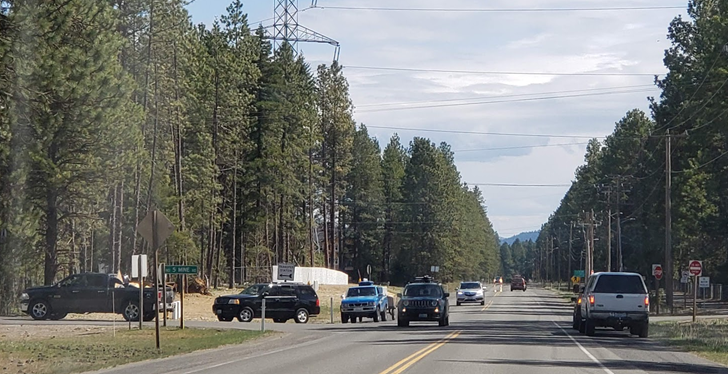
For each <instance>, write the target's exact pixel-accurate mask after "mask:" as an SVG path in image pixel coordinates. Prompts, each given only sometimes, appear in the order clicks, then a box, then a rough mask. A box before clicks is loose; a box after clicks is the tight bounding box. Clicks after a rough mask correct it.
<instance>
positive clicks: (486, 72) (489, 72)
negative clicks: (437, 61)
mask: <svg viewBox="0 0 728 374" xmlns="http://www.w3.org/2000/svg"><path fill="white" fill-rule="evenodd" d="M344 68H345V69H358V70H385V71H408V72H414V73H448V74H479V75H539V76H585V77H599V76H607V77H610V76H648V77H654V76H660V75H665V73H583V72H582V73H569V72H546V71H495V70H447V69H419V68H402V67H386V66H360V65H344Z"/></svg>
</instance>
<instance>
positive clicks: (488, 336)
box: [0, 288, 728, 374]
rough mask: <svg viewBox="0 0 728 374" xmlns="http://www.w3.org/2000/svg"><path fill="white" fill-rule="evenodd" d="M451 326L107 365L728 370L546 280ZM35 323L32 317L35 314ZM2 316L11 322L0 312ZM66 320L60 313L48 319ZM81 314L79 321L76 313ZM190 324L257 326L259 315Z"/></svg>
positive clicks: (296, 332)
mask: <svg viewBox="0 0 728 374" xmlns="http://www.w3.org/2000/svg"><path fill="white" fill-rule="evenodd" d="M450 320H451V326H449V327H438V326H437V324H436V323H412V326H411V327H410V328H398V327H396V324H395V323H394V322H393V321H387V322H384V323H382V322H380V323H373V322H365V323H357V324H353V325H352V324H335V325H315V324H306V325H298V324H273V323H267V324H266V325H267V326H268V327H269V328H271V329H276V330H279V331H283V333H281V334H277V335H276V336H275V337H272V338H267V339H263V340H260V341H257V342H255V343H254V344H248V345H243V346H234V347H226V348H222V349H219V350H214V351H207V352H204V353H194V354H191V355H185V356H179V357H173V358H168V359H164V360H158V361H148V362H143V363H137V364H131V365H127V366H124V367H119V368H115V369H111V370H106V371H102V372H103V373H115V374H116V373H119V374H120V373H128V372H144V373H170V374H171V373H175V374H178V373H180V374H181V373H186V374H192V373H220V374H228V373H230V374H232V373H239V372H241V371H244V372H248V373H270V372H284V373H321V374H328V373H337V374H338V373H340V372H349V373H375V374H376V373H380V374H401V373H424V374H427V373H438V374H442V373H508V374H517V373H528V374H534V373H559V374H566V373H614V374H617V373H728V370H727V369H726V368H725V367H722V366H719V365H717V364H713V363H711V362H709V361H707V360H703V359H701V358H698V357H696V356H693V355H690V354H687V353H683V352H677V351H674V350H672V349H671V348H669V347H665V346H662V345H660V344H657V343H655V342H653V341H651V340H649V339H639V338H637V337H633V336H630V335H628V334H627V332H615V331H611V330H597V336H595V337H586V336H583V335H579V334H578V332H576V331H575V330H571V329H570V322H571V306H570V305H569V304H568V303H566V302H564V301H563V299H561V298H559V297H557V296H555V295H553V294H552V293H550V292H548V291H544V290H540V289H529V290H528V291H527V292H521V291H514V292H509V291H507V288H506V292H504V293H500V294H498V295H497V296H495V297H494V296H493V293H492V292H490V293H488V304H487V305H486V306H485V307H483V306H480V305H464V306H461V307H457V306H455V305H454V303H453V306H452V312H451V317H450ZM26 322H30V321H26ZM0 323H3V322H2V321H0ZM47 323H58V322H47ZM67 323H71V321H67ZM188 324H189V325H190V326H199V327H229V328H242V329H257V328H259V325H258V324H253V323H245V324H244V323H238V322H233V323H222V322H189V323H188Z"/></svg>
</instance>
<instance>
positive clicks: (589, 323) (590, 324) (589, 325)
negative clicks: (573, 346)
mask: <svg viewBox="0 0 728 374" xmlns="http://www.w3.org/2000/svg"><path fill="white" fill-rule="evenodd" d="M595 330H596V326H594V320H593V319H591V318H587V319H586V326H584V331H585V333H586V336H594V332H595Z"/></svg>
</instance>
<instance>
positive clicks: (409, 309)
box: [397, 276, 450, 327]
mask: <svg viewBox="0 0 728 374" xmlns="http://www.w3.org/2000/svg"><path fill="white" fill-rule="evenodd" d="M398 296H399V298H400V299H399V303H398V304H397V311H398V315H397V318H398V321H397V326H400V327H406V326H409V323H410V321H437V323H438V324H439V325H440V326H448V325H450V304H449V302H448V297H450V294H449V293H448V292H445V290H444V289H443V288H442V285H441V284H439V283H436V282H434V281H433V280H432V279H431V278H430V277H428V276H424V277H421V278H416V280H415V281H414V282H412V283H409V284H407V285H406V286H405V287H404V291H402V293H401V294H399V295H398Z"/></svg>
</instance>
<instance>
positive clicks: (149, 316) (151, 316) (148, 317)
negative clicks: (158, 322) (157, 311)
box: [142, 312, 154, 322]
mask: <svg viewBox="0 0 728 374" xmlns="http://www.w3.org/2000/svg"><path fill="white" fill-rule="evenodd" d="M142 318H143V321H144V322H149V321H154V312H149V313H144V316H143V317H142Z"/></svg>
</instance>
